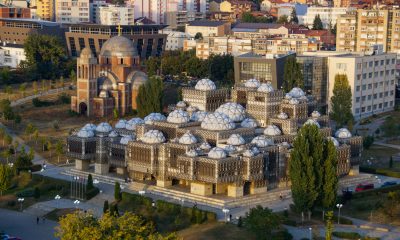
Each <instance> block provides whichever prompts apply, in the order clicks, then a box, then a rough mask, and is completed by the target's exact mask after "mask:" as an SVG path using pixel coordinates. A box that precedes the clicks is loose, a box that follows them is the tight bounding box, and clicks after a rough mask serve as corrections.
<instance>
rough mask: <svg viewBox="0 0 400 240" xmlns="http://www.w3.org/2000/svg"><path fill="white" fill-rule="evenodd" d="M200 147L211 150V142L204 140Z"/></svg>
mask: <svg viewBox="0 0 400 240" xmlns="http://www.w3.org/2000/svg"><path fill="white" fill-rule="evenodd" d="M200 149H202V150H209V149H211V146H210V144H209V143H208V142H203V143H202V144H201V145H200Z"/></svg>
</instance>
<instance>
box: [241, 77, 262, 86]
mask: <svg viewBox="0 0 400 240" xmlns="http://www.w3.org/2000/svg"><path fill="white" fill-rule="evenodd" d="M244 86H245V87H247V88H258V87H260V81H258V80H257V79H254V78H252V79H249V80H247V81H246V82H245V83H244Z"/></svg>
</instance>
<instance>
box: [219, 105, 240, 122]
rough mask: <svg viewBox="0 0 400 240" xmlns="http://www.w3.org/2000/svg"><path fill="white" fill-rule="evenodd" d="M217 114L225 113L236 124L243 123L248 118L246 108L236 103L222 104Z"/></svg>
mask: <svg viewBox="0 0 400 240" xmlns="http://www.w3.org/2000/svg"><path fill="white" fill-rule="evenodd" d="M215 112H219V113H224V114H225V115H226V116H228V117H229V118H230V119H231V120H232V121H234V122H239V121H242V120H243V119H244V118H245V117H246V110H245V109H244V107H243V106H242V105H240V104H238V103H234V102H228V103H225V104H222V105H221V106H220V107H219V108H217V110H215Z"/></svg>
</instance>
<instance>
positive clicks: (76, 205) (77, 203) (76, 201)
mask: <svg viewBox="0 0 400 240" xmlns="http://www.w3.org/2000/svg"><path fill="white" fill-rule="evenodd" d="M79 203H80V201H79V200H75V201H74V205H75V208H78V205H79Z"/></svg>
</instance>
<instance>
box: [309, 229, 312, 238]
mask: <svg viewBox="0 0 400 240" xmlns="http://www.w3.org/2000/svg"><path fill="white" fill-rule="evenodd" d="M308 230H310V232H309V233H310V240H312V227H310V228H308Z"/></svg>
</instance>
